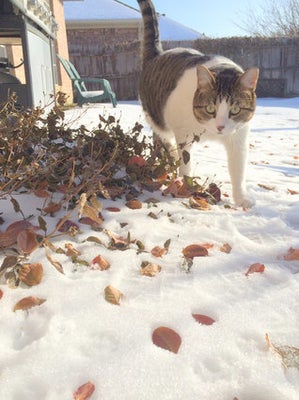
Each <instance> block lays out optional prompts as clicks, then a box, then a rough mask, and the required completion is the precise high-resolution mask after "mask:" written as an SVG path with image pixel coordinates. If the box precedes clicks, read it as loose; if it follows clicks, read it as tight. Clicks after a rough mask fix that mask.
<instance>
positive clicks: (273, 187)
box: [258, 183, 275, 191]
mask: <svg viewBox="0 0 299 400" xmlns="http://www.w3.org/2000/svg"><path fill="white" fill-rule="evenodd" d="M258 186H259V187H260V188H262V189H265V190H271V191H272V190H275V186H269V185H263V184H261V183H259V184H258Z"/></svg>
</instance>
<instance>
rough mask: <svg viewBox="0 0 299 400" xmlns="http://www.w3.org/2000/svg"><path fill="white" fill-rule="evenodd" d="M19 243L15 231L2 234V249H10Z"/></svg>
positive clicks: (0, 236) (0, 238) (0, 241)
mask: <svg viewBox="0 0 299 400" xmlns="http://www.w3.org/2000/svg"><path fill="white" fill-rule="evenodd" d="M16 242H17V236H16V234H15V232H14V231H13V230H11V231H6V232H0V247H2V248H6V247H10V246H12V245H13V244H15V243H16Z"/></svg>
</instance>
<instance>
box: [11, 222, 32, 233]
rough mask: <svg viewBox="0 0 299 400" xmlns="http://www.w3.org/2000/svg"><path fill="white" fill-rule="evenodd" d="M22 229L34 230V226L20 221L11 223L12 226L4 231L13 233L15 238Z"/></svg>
mask: <svg viewBox="0 0 299 400" xmlns="http://www.w3.org/2000/svg"><path fill="white" fill-rule="evenodd" d="M24 229H34V226H33V225H32V223H31V222H29V221H25V220H21V221H16V222H13V223H12V224H10V225H9V226H8V227H7V228H6V231H7V232H8V231H14V233H15V235H16V236H17V234H18V233H19V232H21V231H23V230H24Z"/></svg>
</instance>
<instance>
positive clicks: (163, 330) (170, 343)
mask: <svg viewBox="0 0 299 400" xmlns="http://www.w3.org/2000/svg"><path fill="white" fill-rule="evenodd" d="M152 341H153V343H154V344H155V345H156V346H158V347H161V348H162V349H165V350H169V351H172V352H173V353H178V351H179V348H180V346H181V343H182V339H181V337H180V335H179V334H178V333H177V332H175V331H174V330H173V329H171V328H168V327H166V326H160V327H159V328H157V329H155V330H154V332H153V334H152Z"/></svg>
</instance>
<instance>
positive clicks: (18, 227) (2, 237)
mask: <svg viewBox="0 0 299 400" xmlns="http://www.w3.org/2000/svg"><path fill="white" fill-rule="evenodd" d="M26 229H31V230H34V229H35V227H34V226H33V225H32V224H31V222H29V221H25V220H21V221H16V222H13V223H12V224H10V225H9V226H8V227H7V229H6V231H5V232H0V247H3V248H6V247H10V246H12V245H13V244H15V243H17V236H18V234H19V233H20V232H22V231H24V230H26Z"/></svg>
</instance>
